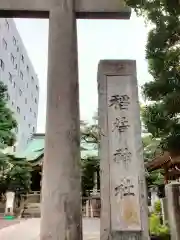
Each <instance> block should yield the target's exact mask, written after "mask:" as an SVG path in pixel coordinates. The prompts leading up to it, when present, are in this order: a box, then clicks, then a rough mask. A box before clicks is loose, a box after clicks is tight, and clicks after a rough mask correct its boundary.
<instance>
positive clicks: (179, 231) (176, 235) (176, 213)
mask: <svg viewBox="0 0 180 240" xmlns="http://www.w3.org/2000/svg"><path fill="white" fill-rule="evenodd" d="M166 197H167V208H168V220H169V226H170V230H171V237H172V239H173V240H180V201H179V197H180V183H170V184H168V185H166Z"/></svg>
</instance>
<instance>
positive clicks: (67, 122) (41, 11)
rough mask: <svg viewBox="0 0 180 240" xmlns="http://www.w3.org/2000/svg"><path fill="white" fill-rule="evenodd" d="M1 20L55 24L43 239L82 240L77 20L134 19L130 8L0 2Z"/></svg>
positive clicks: (97, 1) (118, 2)
mask: <svg viewBox="0 0 180 240" xmlns="http://www.w3.org/2000/svg"><path fill="white" fill-rule="evenodd" d="M0 17H26V18H49V20H50V21H49V26H50V28H49V59H48V62H49V64H48V85H47V89H48V90H47V91H48V92H47V119H46V146H45V159H44V169H43V184H42V185H43V186H42V210H41V217H42V219H41V234H40V239H41V240H81V239H82V227H81V198H80V190H81V187H80V171H79V159H80V134H79V132H80V131H79V129H80V126H79V125H80V121H79V85H78V63H77V31H76V18H89V19H117V18H118V19H129V17H130V9H129V8H128V7H126V6H125V4H124V2H123V1H122V0H76V1H74V0H0ZM32 37H33V36H32Z"/></svg>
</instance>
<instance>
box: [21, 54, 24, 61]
mask: <svg viewBox="0 0 180 240" xmlns="http://www.w3.org/2000/svg"><path fill="white" fill-rule="evenodd" d="M21 61H22V62H23V63H24V55H21Z"/></svg>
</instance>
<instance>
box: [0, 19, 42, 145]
mask: <svg viewBox="0 0 180 240" xmlns="http://www.w3.org/2000/svg"><path fill="white" fill-rule="evenodd" d="M0 81H2V82H3V83H4V84H5V85H7V87H8V96H7V98H8V107H9V108H10V109H11V110H12V111H13V112H14V115H15V118H16V120H17V123H18V128H17V129H16V132H17V149H18V150H21V149H24V148H25V147H26V146H27V143H28V142H29V139H30V138H31V136H32V134H34V133H35V132H36V128H37V114H38V101H39V83H38V77H37V75H36V73H35V71H34V68H33V66H32V63H31V61H30V59H29V57H28V54H27V51H26V49H25V46H24V44H23V42H22V40H21V37H20V35H19V33H18V31H17V29H16V25H15V23H14V21H13V19H0Z"/></svg>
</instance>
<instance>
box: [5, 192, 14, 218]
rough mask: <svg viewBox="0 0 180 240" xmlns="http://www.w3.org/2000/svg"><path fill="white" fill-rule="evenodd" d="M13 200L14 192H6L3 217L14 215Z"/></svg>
mask: <svg viewBox="0 0 180 240" xmlns="http://www.w3.org/2000/svg"><path fill="white" fill-rule="evenodd" d="M14 200H15V192H10V191H8V192H6V208H5V215H10V216H13V215H14Z"/></svg>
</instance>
